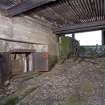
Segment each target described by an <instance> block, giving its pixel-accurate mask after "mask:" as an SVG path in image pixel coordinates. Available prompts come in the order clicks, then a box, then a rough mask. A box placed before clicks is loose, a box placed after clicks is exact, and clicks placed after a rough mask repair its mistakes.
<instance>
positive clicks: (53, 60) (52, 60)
mask: <svg viewBox="0 0 105 105" xmlns="http://www.w3.org/2000/svg"><path fill="white" fill-rule="evenodd" d="M56 63H57V56H54V55H49V57H48V68H49V70H51V69H52V68H53V67H54V66H55V64H56Z"/></svg>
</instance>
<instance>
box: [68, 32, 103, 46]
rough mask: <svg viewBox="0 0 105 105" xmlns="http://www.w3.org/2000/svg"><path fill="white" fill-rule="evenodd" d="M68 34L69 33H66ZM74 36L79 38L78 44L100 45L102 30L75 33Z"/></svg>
mask: <svg viewBox="0 0 105 105" xmlns="http://www.w3.org/2000/svg"><path fill="white" fill-rule="evenodd" d="M66 36H70V37H71V35H70V34H68V35H66ZM75 38H76V39H77V40H79V42H80V45H96V44H98V45H101V44H102V31H93V32H83V33H76V34H75Z"/></svg>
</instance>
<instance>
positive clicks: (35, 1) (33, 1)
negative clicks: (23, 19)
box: [0, 0, 55, 16]
mask: <svg viewBox="0 0 105 105" xmlns="http://www.w3.org/2000/svg"><path fill="white" fill-rule="evenodd" d="M4 1H5V2H4ZM4 1H3V0H1V1H0V8H1V9H2V10H4V11H6V13H7V16H15V15H18V14H20V13H23V12H26V11H28V10H31V9H33V8H36V7H39V6H41V5H44V4H47V3H50V2H52V1H55V0H15V1H14V0H4ZM16 1H17V2H16ZM19 1H20V2H19Z"/></svg>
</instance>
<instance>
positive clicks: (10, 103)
mask: <svg viewBox="0 0 105 105" xmlns="http://www.w3.org/2000/svg"><path fill="white" fill-rule="evenodd" d="M18 101H19V98H18V97H9V98H7V99H6V100H5V103H4V104H3V105H16V104H17V103H18Z"/></svg>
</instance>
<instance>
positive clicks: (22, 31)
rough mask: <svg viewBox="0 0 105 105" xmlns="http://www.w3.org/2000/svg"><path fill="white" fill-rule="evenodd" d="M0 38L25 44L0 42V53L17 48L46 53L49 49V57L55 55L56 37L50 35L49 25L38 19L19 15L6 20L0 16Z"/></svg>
mask: <svg viewBox="0 0 105 105" xmlns="http://www.w3.org/2000/svg"><path fill="white" fill-rule="evenodd" d="M0 38H3V39H10V40H18V41H25V42H27V43H20V42H11V41H4V40H0V45H1V47H0V51H3V52H6V51H9V50H12V49H19V48H22V49H35V50H36V51H38V52H48V47H49V49H50V50H49V53H51V55H56V54H57V52H56V51H57V50H56V49H57V44H56V36H55V35H54V34H53V33H52V30H51V25H50V23H48V22H47V21H46V20H44V19H43V20H42V19H40V18H39V17H35V18H31V17H30V16H26V15H21V16H16V17H13V18H8V17H5V16H3V15H0ZM28 42H29V43H28ZM30 43H31V44H30ZM32 43H33V44H32ZM35 43H40V44H41V45H39V44H37V45H36V44H35Z"/></svg>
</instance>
